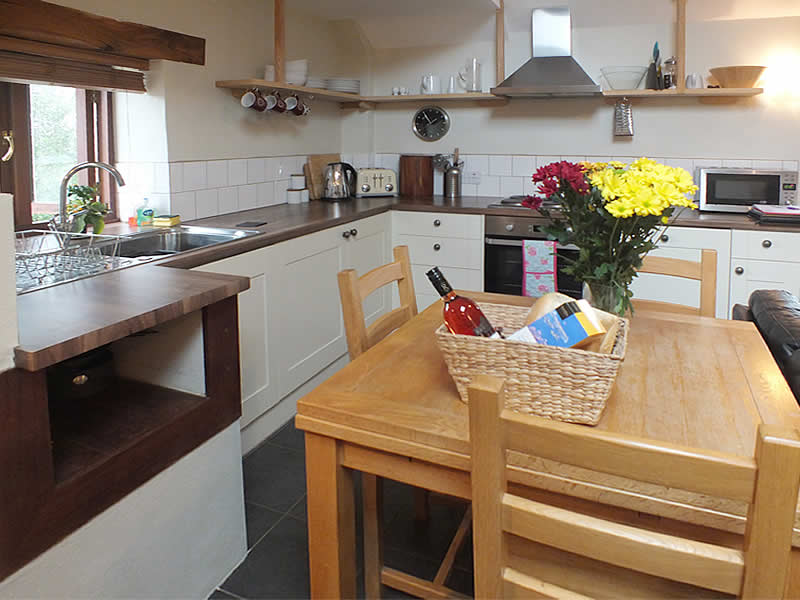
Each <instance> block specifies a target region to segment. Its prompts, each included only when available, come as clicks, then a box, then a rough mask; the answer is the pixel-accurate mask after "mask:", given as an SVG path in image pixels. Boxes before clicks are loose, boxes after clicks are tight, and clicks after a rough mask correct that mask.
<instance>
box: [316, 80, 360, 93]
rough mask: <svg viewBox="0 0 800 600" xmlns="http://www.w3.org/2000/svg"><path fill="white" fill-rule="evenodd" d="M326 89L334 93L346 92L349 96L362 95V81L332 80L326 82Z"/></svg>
mask: <svg viewBox="0 0 800 600" xmlns="http://www.w3.org/2000/svg"><path fill="white" fill-rule="evenodd" d="M325 87H326V88H327V89H329V90H331V91H332V92H346V93H348V94H360V93H361V80H359V79H340V78H336V77H334V78H330V79H327V80H326V82H325Z"/></svg>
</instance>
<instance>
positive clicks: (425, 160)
mask: <svg viewBox="0 0 800 600" xmlns="http://www.w3.org/2000/svg"><path fill="white" fill-rule="evenodd" d="M400 194H401V195H403V196H433V156H431V155H430V154H403V155H402V156H401V157H400Z"/></svg>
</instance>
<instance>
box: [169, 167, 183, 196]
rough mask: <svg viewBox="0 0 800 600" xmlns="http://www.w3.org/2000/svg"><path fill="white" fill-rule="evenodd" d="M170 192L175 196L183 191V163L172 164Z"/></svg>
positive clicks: (170, 168) (170, 169)
mask: <svg viewBox="0 0 800 600" xmlns="http://www.w3.org/2000/svg"><path fill="white" fill-rule="evenodd" d="M169 191H170V192H171V193H173V194H177V193H178V192H182V191H183V163H170V165H169Z"/></svg>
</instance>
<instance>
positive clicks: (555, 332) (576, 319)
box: [508, 298, 606, 348]
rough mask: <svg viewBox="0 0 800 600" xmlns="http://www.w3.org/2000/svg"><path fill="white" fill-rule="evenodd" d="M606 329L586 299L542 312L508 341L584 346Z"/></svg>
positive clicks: (572, 346) (559, 305) (564, 303)
mask: <svg viewBox="0 0 800 600" xmlns="http://www.w3.org/2000/svg"><path fill="white" fill-rule="evenodd" d="M605 333H606V328H605V327H604V326H603V324H602V323H601V322H600V319H599V318H598V317H597V315H596V314H595V310H594V308H592V306H591V305H590V304H589V303H588V302H587V301H586V300H573V299H571V298H570V299H569V301H567V302H563V303H561V304H558V306H556V308H554V309H553V310H550V311H548V312H545V313H544V314H543V315H542V316H540V317H539V318H537V319H536V320H535V321H533V322H532V323H529V324H528V325H526V326H525V327H523V328H522V329H520V330H519V331H516V332H514V333H513V334H512V335H510V336H508V339H510V340H515V341H520V342H528V343H533V344H546V345H548V346H559V347H561V348H576V347H581V346H585V345H587V344H589V343H591V342H592V341H593V340H595V339H597V338H598V337H599V336H604V335H605Z"/></svg>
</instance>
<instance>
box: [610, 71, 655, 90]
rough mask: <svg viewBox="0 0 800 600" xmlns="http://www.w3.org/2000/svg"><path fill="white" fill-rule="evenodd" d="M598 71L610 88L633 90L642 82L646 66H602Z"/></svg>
mask: <svg viewBox="0 0 800 600" xmlns="http://www.w3.org/2000/svg"><path fill="white" fill-rule="evenodd" d="M600 72H601V73H602V74H603V77H605V80H606V81H607V82H608V85H610V86H611V89H612V90H635V89H636V88H638V87H639V85H640V84H641V83H642V79H644V76H645V74H646V73H647V67H602V68H601V69H600Z"/></svg>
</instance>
